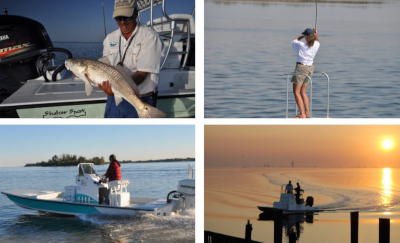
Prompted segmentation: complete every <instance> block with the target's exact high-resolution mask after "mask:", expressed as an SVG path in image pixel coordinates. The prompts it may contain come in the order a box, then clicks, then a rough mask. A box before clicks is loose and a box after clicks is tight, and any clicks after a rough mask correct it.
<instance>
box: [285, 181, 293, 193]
mask: <svg viewBox="0 0 400 243" xmlns="http://www.w3.org/2000/svg"><path fill="white" fill-rule="evenodd" d="M285 192H286V193H289V194H292V193H293V185H292V181H289V184H287V185H286V189H285Z"/></svg>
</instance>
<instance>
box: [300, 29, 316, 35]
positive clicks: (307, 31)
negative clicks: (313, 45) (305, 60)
mask: <svg viewBox="0 0 400 243" xmlns="http://www.w3.org/2000/svg"><path fill="white" fill-rule="evenodd" d="M314 33H315V32H314V30H313V29H310V28H307V29H306V30H305V31H304V32H303V33H301V34H303V35H306V36H309V35H312V34H314Z"/></svg>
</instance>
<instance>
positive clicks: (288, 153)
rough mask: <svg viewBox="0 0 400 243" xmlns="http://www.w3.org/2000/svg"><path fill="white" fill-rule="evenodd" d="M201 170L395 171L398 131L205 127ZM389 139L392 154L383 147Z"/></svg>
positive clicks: (347, 127)
mask: <svg viewBox="0 0 400 243" xmlns="http://www.w3.org/2000/svg"><path fill="white" fill-rule="evenodd" d="M204 130H205V135H204V136H205V137H204V141H205V148H204V150H205V167H206V168H211V167H227V166H228V167H243V166H264V164H269V165H270V166H290V164H291V161H294V165H295V167H310V166H318V167H338V166H341V167H357V166H360V167H363V166H367V167H400V149H399V145H400V126H395V125H353V126H350V125H340V126H331V125H327V126H321V125H304V126H300V125H297V126H275V125H262V126H255V125H254V126H252V125H246V126H237V125H235V126H227V125H220V126H217V125H213V126H205V129H204ZM385 138H389V139H391V140H392V141H393V143H394V145H393V148H392V149H391V150H384V149H383V148H382V141H383V140H384V139H385Z"/></svg>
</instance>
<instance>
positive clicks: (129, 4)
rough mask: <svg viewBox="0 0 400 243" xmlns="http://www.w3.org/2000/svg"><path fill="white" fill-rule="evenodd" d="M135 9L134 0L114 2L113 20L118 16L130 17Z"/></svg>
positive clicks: (117, 0)
mask: <svg viewBox="0 0 400 243" xmlns="http://www.w3.org/2000/svg"><path fill="white" fill-rule="evenodd" d="M135 7H136V1H135V0H115V5H114V13H113V18H115V17H118V16H125V17H131V16H132V15H133V11H134V10H135Z"/></svg>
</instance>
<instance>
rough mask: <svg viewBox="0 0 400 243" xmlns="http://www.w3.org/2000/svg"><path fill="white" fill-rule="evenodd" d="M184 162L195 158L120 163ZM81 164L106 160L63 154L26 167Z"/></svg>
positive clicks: (123, 161) (98, 163)
mask: <svg viewBox="0 0 400 243" xmlns="http://www.w3.org/2000/svg"><path fill="white" fill-rule="evenodd" d="M184 161H195V158H170V159H158V160H137V161H131V160H122V161H119V162H120V163H160V162H164V163H165V162H184ZM79 163H93V164H95V165H104V164H106V163H109V162H108V161H107V162H106V161H105V160H104V156H101V157H94V158H91V159H87V158H86V157H83V156H77V155H74V154H62V155H60V156H57V155H54V156H53V157H52V158H51V159H49V160H48V161H47V162H45V161H42V162H37V163H28V164H26V165H25V167H29V166H76V165H78V164H79Z"/></svg>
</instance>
